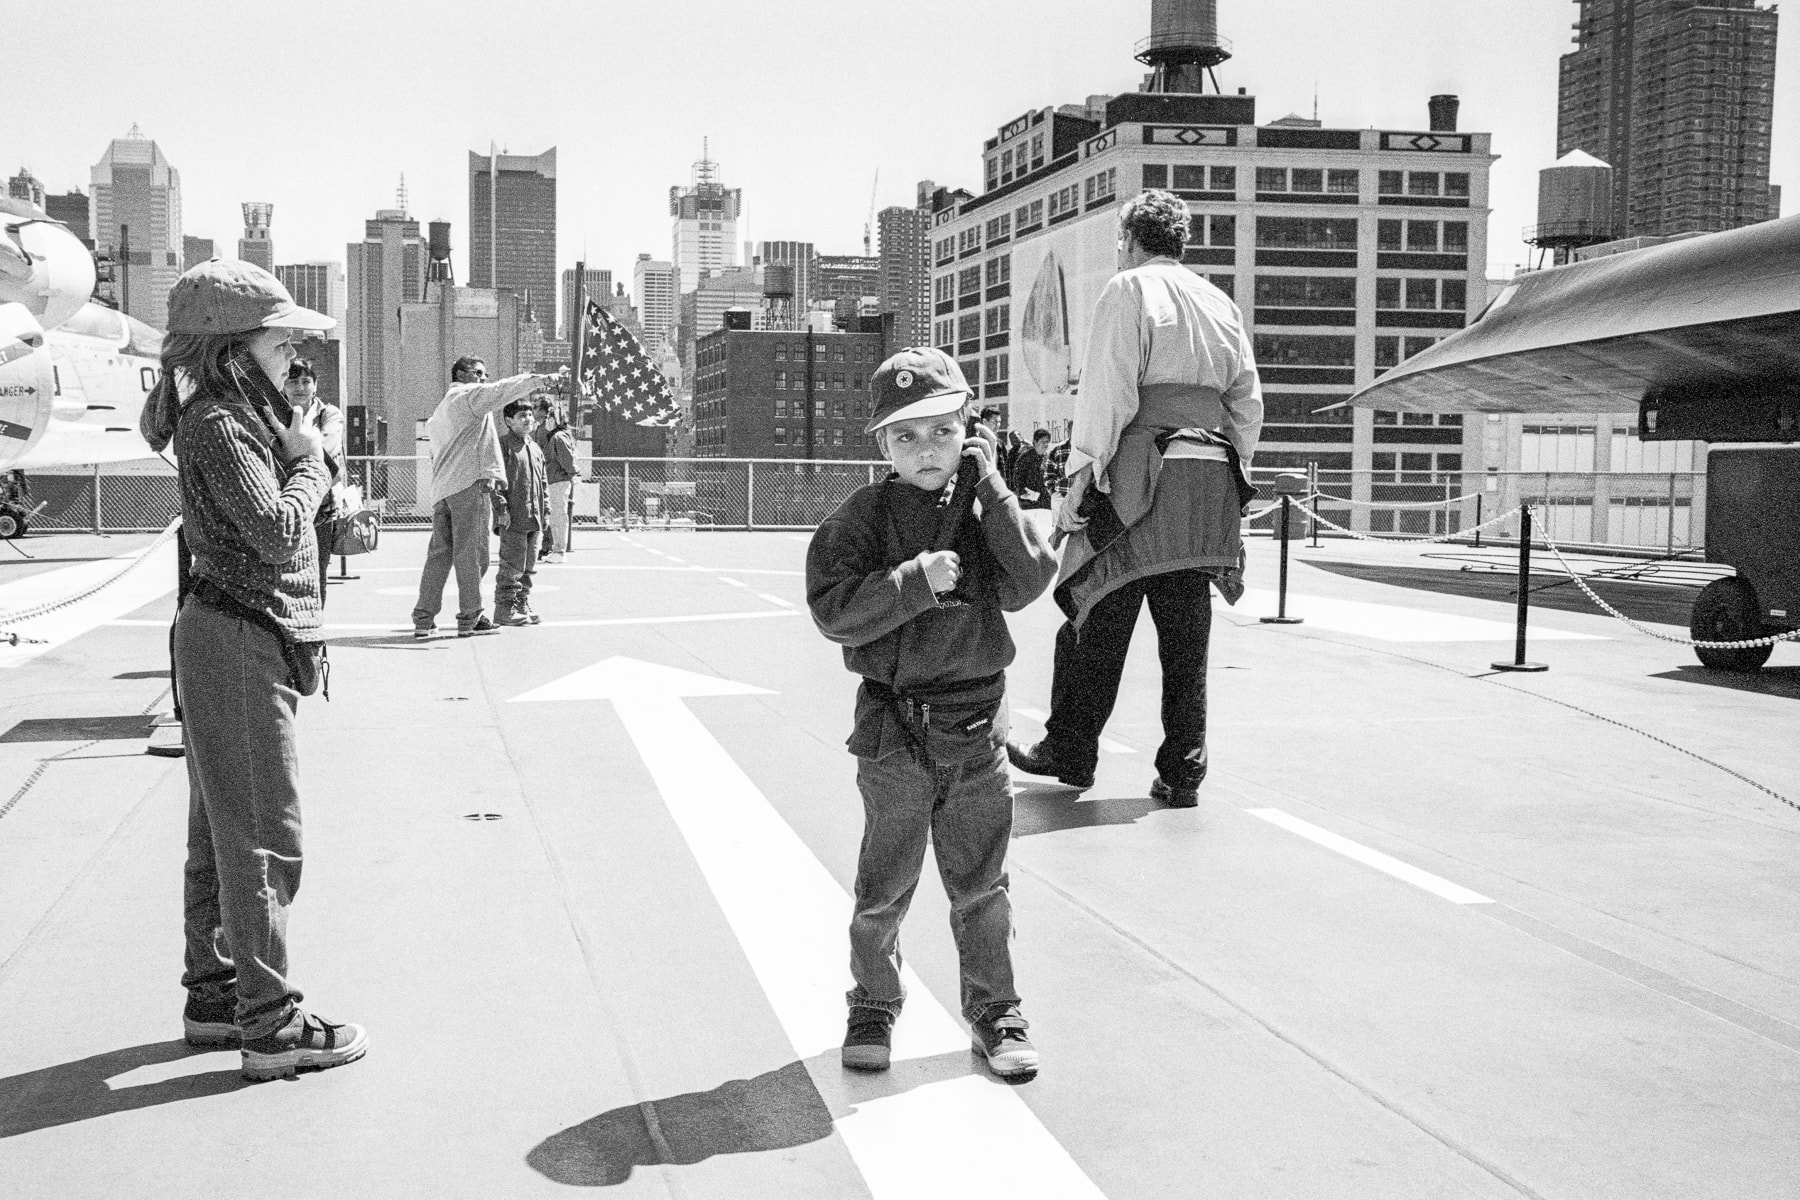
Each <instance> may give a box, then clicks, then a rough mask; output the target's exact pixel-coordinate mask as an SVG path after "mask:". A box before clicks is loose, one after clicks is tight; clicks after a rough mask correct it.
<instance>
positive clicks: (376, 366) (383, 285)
mask: <svg viewBox="0 0 1800 1200" xmlns="http://www.w3.org/2000/svg"><path fill="white" fill-rule="evenodd" d="M345 257H346V266H347V271H346V275H347V276H348V285H349V286H348V291H349V296H348V312H347V314H346V317H347V319H346V320H345V322H344V382H345V389H344V395H345V399H346V401H347V402H348V403H350V404H352V405H357V406H360V407H364V408H366V409H367V410H368V412H367V419H368V421H369V422H370V425H371V427H374V426H375V424H376V423H377V422H378V421H389V423H390V425H392V420H391V418H392V417H393V416H394V414H395V411H396V410H395V408H394V405H395V403H396V402H397V397H398V392H399V380H398V373H399V362H400V358H399V354H400V316H399V313H400V306H401V305H402V304H407V303H412V302H415V301H420V300H423V299H424V298H425V277H426V269H427V266H428V253H427V246H426V242H425V239H424V238H423V237H421V236H420V235H419V223H418V221H416V220H414V219H413V218H412V217H411V216H410V215H408V214H407V212H406V210H405V209H404V208H384V209H381V210H380V211H378V212H377V213H376V214H375V216H374V217H373V219H371V220H369V221H366V222H364V225H363V240H362V241H360V242H351V243H350V244H349V245H348V246H347V247H346V248H345ZM445 377H447V373H446V376H445ZM439 382H442V379H441V378H440V380H439ZM392 427H393V429H394V430H395V436H402V434H401V432H400V431H401V429H402V426H399V425H393V426H392ZM406 435H407V436H410V427H407V428H406Z"/></svg>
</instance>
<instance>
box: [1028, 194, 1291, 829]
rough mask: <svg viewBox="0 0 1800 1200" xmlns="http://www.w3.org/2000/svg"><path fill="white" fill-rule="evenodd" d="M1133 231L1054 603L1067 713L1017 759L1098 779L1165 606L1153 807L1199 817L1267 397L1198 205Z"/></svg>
mask: <svg viewBox="0 0 1800 1200" xmlns="http://www.w3.org/2000/svg"><path fill="white" fill-rule="evenodd" d="M1119 221H1120V226H1119V268H1120V270H1119V273H1118V274H1117V275H1114V276H1113V277H1112V279H1111V280H1110V281H1109V282H1108V283H1107V285H1106V287H1105V288H1103V289H1102V290H1101V292H1100V299H1099V300H1098V302H1097V303H1096V304H1095V306H1094V318H1093V324H1092V326H1091V332H1090V333H1089V335H1088V340H1087V361H1086V364H1085V365H1084V367H1083V368H1082V373H1081V394H1080V395H1079V396H1078V397H1077V398H1076V404H1075V422H1074V428H1073V432H1072V433H1071V441H1072V442H1073V443H1074V449H1073V450H1072V451H1071V453H1070V455H1069V460H1068V469H1069V494H1068V498H1067V500H1066V501H1065V503H1064V504H1063V505H1062V507H1061V509H1060V510H1059V511H1058V512H1057V515H1056V524H1057V528H1059V529H1061V530H1063V531H1064V532H1066V533H1069V534H1071V535H1072V536H1071V537H1070V540H1069V545H1068V546H1067V548H1066V549H1065V550H1064V552H1063V561H1062V571H1061V574H1060V576H1059V578H1058V580H1057V585H1056V592H1055V595H1056V601H1057V606H1058V607H1059V608H1061V609H1062V611H1063V615H1064V616H1066V617H1067V618H1068V620H1067V621H1065V622H1064V623H1063V626H1062V628H1061V630H1059V631H1058V632H1057V635H1056V660H1055V667H1054V670H1053V673H1052V676H1051V683H1050V715H1049V717H1048V718H1047V719H1046V720H1045V722H1044V738H1043V740H1042V741H1040V742H1037V743H1036V744H1034V745H1031V746H1019V745H1009V746H1008V747H1007V752H1008V754H1009V756H1010V757H1011V759H1012V763H1013V765H1014V766H1015V767H1017V768H1018V769H1019V770H1021V771H1024V772H1026V773H1027V774H1031V775H1053V776H1055V777H1056V778H1057V779H1059V780H1061V781H1062V782H1063V783H1066V784H1069V785H1070V786H1072V787H1089V786H1091V785H1092V784H1093V782H1094V766H1095V763H1096V761H1097V759H1098V756H1099V741H1100V733H1101V731H1102V730H1103V729H1104V728H1105V726H1106V721H1107V718H1108V717H1110V716H1111V715H1112V709H1113V704H1114V702H1115V701H1116V700H1117V698H1118V694H1119V681H1120V678H1121V675H1122V673H1123V671H1124V668H1125V656H1126V653H1127V651H1129V650H1130V648H1131V633H1132V630H1133V629H1134V628H1136V626H1137V621H1138V613H1139V611H1140V610H1141V609H1142V608H1143V607H1144V602H1145V601H1146V600H1148V601H1149V605H1150V618H1151V620H1152V621H1154V622H1155V623H1156V646H1157V654H1158V656H1159V658H1160V660H1161V663H1162V726H1163V740H1162V745H1161V746H1160V747H1159V748H1158V750H1157V752H1156V780H1155V781H1154V782H1153V783H1152V784H1151V785H1150V795H1151V798H1152V799H1155V800H1158V801H1160V802H1161V803H1163V804H1167V805H1169V806H1171V807H1175V808H1191V807H1193V806H1194V805H1196V804H1198V803H1199V788H1200V781H1201V780H1203V779H1205V778H1206V770H1207V759H1206V655H1207V642H1208V640H1209V637H1210V635H1211V631H1212V606H1211V599H1210V597H1211V589H1212V588H1213V587H1217V588H1218V589H1219V592H1220V594H1221V595H1222V596H1224V597H1225V599H1226V602H1227V603H1233V602H1235V601H1236V600H1237V598H1238V597H1239V596H1240V595H1242V593H1243V553H1244V548H1243V540H1242V538H1241V537H1240V535H1239V532H1238V519H1239V515H1240V514H1241V513H1242V511H1243V507H1244V505H1245V503H1246V502H1247V501H1248V499H1249V498H1250V497H1251V496H1253V495H1254V494H1255V493H1254V491H1253V490H1251V489H1250V486H1249V480H1248V476H1249V469H1250V457H1251V455H1252V454H1253V453H1255V450H1256V442H1257V437H1258V436H1259V434H1260V433H1261V430H1262V416H1263V401H1262V385H1261V383H1260V381H1259V379H1258V376H1257V371H1256V362H1255V359H1254V357H1253V355H1252V352H1251V345H1250V336H1249V334H1248V333H1247V332H1246V331H1245V328H1244V319H1243V314H1242V313H1240V312H1239V311H1238V307H1237V305H1236V304H1234V303H1232V301H1231V298H1230V297H1228V296H1226V295H1225V293H1223V292H1221V291H1220V290H1219V289H1218V288H1216V287H1214V286H1213V285H1212V284H1210V283H1208V282H1207V281H1206V280H1204V279H1202V278H1201V277H1200V276H1199V275H1196V274H1195V273H1194V272H1192V271H1190V270H1188V269H1187V268H1186V267H1184V266H1182V265H1181V252H1182V248H1183V247H1184V246H1185V244H1186V242H1187V236H1188V209H1187V205H1186V203H1184V202H1183V201H1182V200H1181V199H1180V198H1179V197H1178V196H1175V195H1173V194H1172V193H1169V192H1163V191H1149V192H1143V193H1140V194H1139V195H1137V196H1136V197H1134V198H1132V199H1131V200H1130V201H1128V202H1127V203H1126V204H1125V205H1124V207H1123V208H1122V209H1121V210H1120V216H1119ZM1084 501H1085V502H1086V503H1084Z"/></svg>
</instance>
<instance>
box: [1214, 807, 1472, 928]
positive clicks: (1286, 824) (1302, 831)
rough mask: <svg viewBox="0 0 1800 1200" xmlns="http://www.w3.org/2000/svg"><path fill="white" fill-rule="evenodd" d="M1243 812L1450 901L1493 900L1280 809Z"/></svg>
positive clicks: (1247, 810)
mask: <svg viewBox="0 0 1800 1200" xmlns="http://www.w3.org/2000/svg"><path fill="white" fill-rule="evenodd" d="M1244 811H1245V812H1247V813H1249V814H1250V815H1251V816H1253V817H1260V818H1261V819H1263V820H1265V821H1267V822H1268V823H1269V824H1271V825H1276V826H1279V827H1280V828H1282V829H1285V830H1287V831H1288V832H1289V833H1297V834H1299V835H1300V836H1301V837H1303V838H1305V839H1306V840H1307V841H1309V842H1313V843H1316V844H1317V845H1320V846H1323V847H1325V848H1326V849H1327V850H1335V851H1337V852H1338V853H1339V854H1342V855H1343V856H1344V857H1345V858H1349V859H1353V860H1355V861H1356V862H1359V863H1362V864H1363V865H1364V866H1365V867H1374V868H1375V869H1376V870H1377V871H1380V872H1382V873H1384V874H1387V875H1392V876H1393V877H1394V878H1395V879H1398V880H1401V881H1402V882H1404V883H1410V884H1412V885H1413V886H1414V887H1416V888H1423V889H1424V890H1425V891H1428V892H1430V893H1431V894H1432V895H1434V896H1438V897H1441V898H1443V899H1445V900H1448V901H1450V903H1452V904H1492V903H1493V900H1492V899H1490V898H1489V897H1487V896H1483V895H1482V894H1481V893H1480V892H1472V891H1470V890H1469V889H1468V888H1466V887H1463V886H1462V885H1461V884H1457V883H1451V882H1450V881H1449V880H1448V879H1445V878H1443V877H1441V876H1438V875H1433V874H1432V873H1431V872H1430V871H1422V870H1420V869H1419V868H1418V867H1415V866H1413V865H1411V864H1410V863H1403V862H1401V861H1400V860H1399V859H1397V858H1390V857H1389V856H1388V855H1386V854H1383V853H1382V852H1381V851H1379V850H1371V849H1369V848H1368V847H1367V846H1364V845H1362V844H1361V843H1360V842H1353V841H1351V840H1350V839H1349V838H1347V837H1342V836H1340V835H1338V834H1335V833H1332V832H1331V831H1330V830H1329V829H1321V828H1319V827H1318V826H1317V825H1314V824H1312V823H1311V822H1309V821H1302V820H1301V819H1300V818H1299V817H1296V816H1292V815H1290V814H1288V813H1285V812H1282V811H1281V810H1280V809H1279V808H1246V809H1245V810H1244Z"/></svg>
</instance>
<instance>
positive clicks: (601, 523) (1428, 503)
mask: <svg viewBox="0 0 1800 1200" xmlns="http://www.w3.org/2000/svg"><path fill="white" fill-rule="evenodd" d="M576 467H577V469H578V470H579V472H580V479H579V481H578V482H577V484H576V487H575V489H574V492H575V520H576V522H577V523H578V524H579V525H582V526H590V527H598V528H604V529H625V528H639V527H651V528H671V529H800V530H804V529H811V528H813V527H814V526H816V525H817V524H818V523H819V522H820V521H822V520H824V519H825V517H826V516H827V515H828V514H829V513H830V512H831V511H832V510H833V509H834V508H836V507H837V506H838V505H839V504H840V503H842V502H843V500H844V499H845V497H847V496H849V495H850V493H851V492H853V491H855V490H856V489H857V488H859V487H862V486H864V485H865V484H868V483H872V482H874V481H876V480H878V479H881V478H883V477H884V476H885V475H886V473H887V464H886V463H885V462H880V461H872V460H865V461H798V460H794V459H761V458H758V459H746V458H588V459H581V460H578V461H577V463H576ZM1283 473H1286V471H1285V470H1278V469H1275V468H1260V467H1259V468H1256V469H1255V470H1254V471H1253V472H1252V478H1253V482H1255V483H1256V484H1257V499H1256V500H1255V501H1254V502H1253V504H1252V510H1253V511H1255V510H1260V509H1264V508H1267V507H1268V505H1269V504H1271V503H1273V502H1274V501H1275V500H1276V495H1275V488H1274V482H1275V477H1276V476H1277V475H1279V474H1283ZM1301 473H1303V474H1307V475H1308V476H1309V479H1310V484H1311V486H1310V488H1309V490H1310V491H1312V492H1314V493H1316V499H1315V501H1314V503H1316V504H1317V506H1318V508H1317V512H1318V515H1319V516H1320V517H1322V518H1324V519H1325V520H1327V521H1330V522H1331V523H1332V524H1335V525H1339V526H1342V527H1343V528H1344V529H1346V530H1353V531H1355V532H1357V533H1361V534H1367V535H1373V536H1377V537H1379V536H1382V535H1393V536H1396V537H1426V536H1444V535H1448V534H1458V533H1461V532H1462V531H1466V530H1472V529H1474V527H1476V526H1479V525H1483V524H1484V523H1486V522H1490V521H1492V519H1493V518H1494V517H1495V516H1496V515H1498V514H1500V513H1506V512H1510V511H1511V510H1513V509H1516V508H1518V507H1519V506H1520V505H1521V504H1530V505H1532V507H1533V510H1534V513H1535V514H1536V515H1535V517H1534V520H1535V521H1537V522H1538V523H1539V525H1540V526H1541V527H1542V528H1543V530H1544V532H1545V533H1547V534H1548V535H1549V536H1551V537H1553V538H1555V539H1556V541H1557V542H1558V543H1559V544H1561V545H1564V546H1569V547H1574V548H1586V547H1615V548H1620V549H1634V550H1656V551H1660V552H1661V553H1664V554H1671V555H1672V554H1675V553H1678V552H1680V551H1684V550H1693V549H1696V548H1698V547H1699V546H1700V545H1701V544H1702V542H1703V540H1704V531H1705V528H1706V476H1705V475H1704V474H1700V473H1680V472H1677V473H1668V472H1664V473H1658V474H1651V473H1637V474H1630V473H1606V472H1601V473H1575V472H1545V471H1531V472H1506V471H1462V472H1429V471H1422V472H1408V471H1398V472H1396V471H1388V472H1375V471H1327V470H1311V471H1305V472H1301ZM345 474H346V478H347V482H350V483H354V484H357V485H358V486H360V487H361V488H362V490H363V495H364V497H365V498H366V499H367V500H368V501H369V502H370V503H371V504H373V505H374V506H375V507H376V508H378V509H380V510H381V512H382V519H383V522H384V523H385V524H386V525H388V526H389V527H392V528H405V527H407V526H409V525H411V526H420V527H423V526H426V525H429V524H430V522H431V507H430V505H429V504H428V503H427V502H426V501H427V499H428V497H429V495H430V482H431V462H430V460H429V459H426V458H416V457H412V456H379V457H374V456H371V457H354V458H351V459H349V460H347V463H346V467H345ZM30 480H31V488H32V496H33V503H38V502H42V504H43V508H42V509H41V510H40V511H39V512H38V514H37V515H36V516H35V517H34V518H33V519H32V522H31V524H32V526H33V528H35V529H39V530H43V531H45V532H49V531H52V530H61V531H72V530H81V531H88V532H131V531H136V532H154V531H156V530H159V529H162V528H163V527H164V526H165V525H167V524H168V523H169V521H170V519H171V518H173V517H174V516H175V515H176V514H177V512H178V511H179V508H180V496H179V493H178V491H177V488H176V482H175V474H174V470H173V468H171V467H170V466H169V465H168V464H166V463H164V462H162V461H160V460H156V459H152V460H149V461H148V462H142V463H121V464H114V465H108V466H102V467H99V468H85V469H80V470H74V471H65V472H60V473H50V472H32V473H31V476H30ZM1307 507H1310V505H1309V506H1307ZM1271 524H1272V522H1269V521H1267V520H1264V521H1262V522H1260V523H1258V524H1257V525H1256V526H1255V527H1256V528H1263V529H1266V528H1269V527H1270V525H1271ZM1319 524H1320V526H1321V528H1320V529H1319V533H1320V535H1321V536H1325V537H1330V536H1335V533H1334V531H1333V530H1332V529H1331V528H1330V527H1328V526H1324V524H1323V522H1320V523H1319ZM1307 528H1308V532H1309V533H1310V532H1311V523H1310V522H1309V523H1308V526H1307ZM1471 536H1473V535H1471ZM1483 536H1486V537H1490V538H1496V539H1516V538H1517V537H1518V521H1517V518H1516V517H1514V518H1512V519H1511V520H1510V521H1508V522H1503V523H1501V524H1500V525H1499V526H1498V527H1489V528H1487V529H1485V530H1484V531H1483Z"/></svg>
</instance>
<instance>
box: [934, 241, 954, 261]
mask: <svg viewBox="0 0 1800 1200" xmlns="http://www.w3.org/2000/svg"><path fill="white" fill-rule="evenodd" d="M955 258H956V239H955V238H943V239H941V240H940V241H939V242H938V244H937V265H938V266H940V267H941V266H943V265H944V264H945V263H947V262H951V261H953V260H954V259H955Z"/></svg>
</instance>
